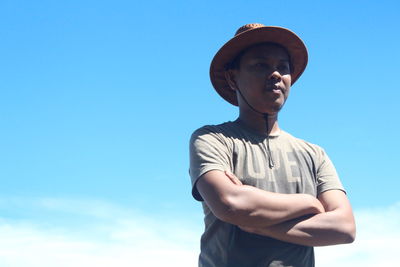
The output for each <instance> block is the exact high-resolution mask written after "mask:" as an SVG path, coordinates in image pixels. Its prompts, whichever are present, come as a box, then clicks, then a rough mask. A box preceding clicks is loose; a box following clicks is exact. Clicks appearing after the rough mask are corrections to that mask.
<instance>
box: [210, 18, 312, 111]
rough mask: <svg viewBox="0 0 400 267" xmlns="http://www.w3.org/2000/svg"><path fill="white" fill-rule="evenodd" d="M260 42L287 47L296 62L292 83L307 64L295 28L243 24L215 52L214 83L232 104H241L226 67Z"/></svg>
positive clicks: (213, 63) (306, 56)
mask: <svg viewBox="0 0 400 267" xmlns="http://www.w3.org/2000/svg"><path fill="white" fill-rule="evenodd" d="M260 43H276V44H279V45H281V46H283V47H285V48H286V49H287V51H288V53H289V56H290V61H291V64H292V70H291V75H292V84H294V83H295V82H296V80H297V79H298V78H299V77H300V75H301V74H302V73H303V71H304V69H305V68H306V66H307V61H308V53H307V48H306V46H305V45H304V43H303V41H302V40H301V39H300V38H299V37H298V36H297V35H296V34H295V33H293V32H292V31H290V30H288V29H285V28H281V27H275V26H265V25H263V24H259V23H252V24H246V25H244V26H242V27H240V28H239V29H238V30H237V31H236V33H235V36H234V37H233V38H232V39H230V40H229V41H228V42H226V43H225V44H224V46H222V47H221V49H219V51H218V52H217V54H215V56H214V58H213V60H212V62H211V66H210V78H211V83H212V85H213V86H214V88H215V90H217V92H218V94H219V95H220V96H222V97H223V98H224V99H225V100H226V101H228V102H229V103H231V104H232V105H235V106H237V105H238V103H237V98H236V93H235V91H233V90H232V89H231V88H230V86H229V85H228V82H227V81H226V79H225V70H226V66H227V65H228V64H229V63H231V62H232V60H233V59H234V58H235V57H236V56H237V55H238V54H239V53H240V52H241V51H243V50H244V49H246V48H248V47H250V46H253V45H256V44H260Z"/></svg>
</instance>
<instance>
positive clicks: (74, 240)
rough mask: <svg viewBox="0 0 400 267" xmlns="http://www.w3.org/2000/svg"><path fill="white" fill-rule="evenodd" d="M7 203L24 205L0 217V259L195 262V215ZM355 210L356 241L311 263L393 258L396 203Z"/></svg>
mask: <svg viewBox="0 0 400 267" xmlns="http://www.w3.org/2000/svg"><path fill="white" fill-rule="evenodd" d="M28 203H30V204H28ZM6 206H8V207H9V209H14V210H15V209H23V207H28V208H27V209H28V210H26V211H25V212H26V216H23V214H22V215H21V213H24V212H22V211H21V212H20V213H19V216H8V217H7V218H5V217H3V218H2V219H0V266H1V267H36V266H37V267H39V266H40V267H54V266H57V267H70V266H74V267H76V266H78V267H79V266H84V267H91V266H93V267H115V266H117V267H125V266H126V267H128V266H129V267H131V266H167V267H168V266H171V267H172V266H174V267H179V266H182V267H183V266H184V267H187V266H197V257H198V251H199V241H200V240H199V239H200V234H201V231H202V227H203V226H202V222H201V221H200V222H197V223H193V221H188V220H185V219H184V220H182V218H179V220H177V219H173V218H172V219H169V218H156V217H155V216H152V217H149V216H144V215H143V214H141V215H140V214H139V213H138V212H135V211H132V210H129V209H126V208H122V207H119V206H116V205H112V204H110V203H105V202H101V201H93V200H66V199H51V198H48V199H37V200H32V199H31V200H18V201H16V200H14V201H8V203H7V200H5V199H2V200H0V210H3V211H4V210H5V207H6ZM28 211H29V212H28ZM32 211H34V212H39V213H40V216H36V217H34V216H31V215H32V213H33V212H32ZM199 212H200V209H199ZM3 214H4V212H3ZM43 215H44V216H43ZM355 215H356V221H357V228H358V229H357V239H356V241H355V242H354V243H353V244H350V245H340V246H333V247H324V248H317V249H316V260H317V266H323V267H331V266H332V267H333V266H341V267H350V266H352V267H353V266H363V267H370V266H371V267H372V266H396V264H399V261H398V259H397V253H398V241H399V240H400V203H398V204H396V205H393V206H390V207H384V208H376V209H363V210H358V211H356V214H355Z"/></svg>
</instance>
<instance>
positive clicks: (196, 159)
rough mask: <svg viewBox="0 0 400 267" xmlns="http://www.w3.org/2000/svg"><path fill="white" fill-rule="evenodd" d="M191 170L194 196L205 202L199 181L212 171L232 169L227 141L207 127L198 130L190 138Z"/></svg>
mask: <svg viewBox="0 0 400 267" xmlns="http://www.w3.org/2000/svg"><path fill="white" fill-rule="evenodd" d="M189 150H190V169H189V174H190V178H191V182H192V195H193V197H194V198H195V199H196V200H199V201H203V199H202V197H201V196H200V194H199V192H198V191H197V188H196V183H197V180H198V179H199V178H200V177H201V176H202V175H203V174H205V173H206V172H209V171H211V170H220V171H225V170H229V169H230V157H229V153H228V147H227V145H226V140H224V139H223V137H222V136H221V135H220V134H219V133H216V132H213V131H212V130H211V129H209V128H208V127H207V126H205V127H203V128H200V129H198V130H196V131H195V132H194V133H193V134H192V136H191V138H190V149H189Z"/></svg>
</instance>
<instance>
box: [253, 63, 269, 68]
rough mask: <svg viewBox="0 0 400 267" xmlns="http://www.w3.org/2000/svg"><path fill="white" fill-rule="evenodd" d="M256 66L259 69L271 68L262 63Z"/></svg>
mask: <svg viewBox="0 0 400 267" xmlns="http://www.w3.org/2000/svg"><path fill="white" fill-rule="evenodd" d="M254 66H255V67H257V68H268V67H269V66H268V64H266V63H262V62H258V63H256V64H254Z"/></svg>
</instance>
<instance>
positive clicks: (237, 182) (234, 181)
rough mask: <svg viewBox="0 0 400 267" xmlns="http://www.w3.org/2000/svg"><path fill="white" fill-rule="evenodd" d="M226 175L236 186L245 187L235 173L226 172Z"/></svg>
mask: <svg viewBox="0 0 400 267" xmlns="http://www.w3.org/2000/svg"><path fill="white" fill-rule="evenodd" d="M225 175H226V177H228V178H229V180H231V182H232V183H234V184H235V185H243V183H242V182H241V181H240V180H239V178H237V177H236V176H235V175H234V174H233V173H231V172H230V171H225Z"/></svg>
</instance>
